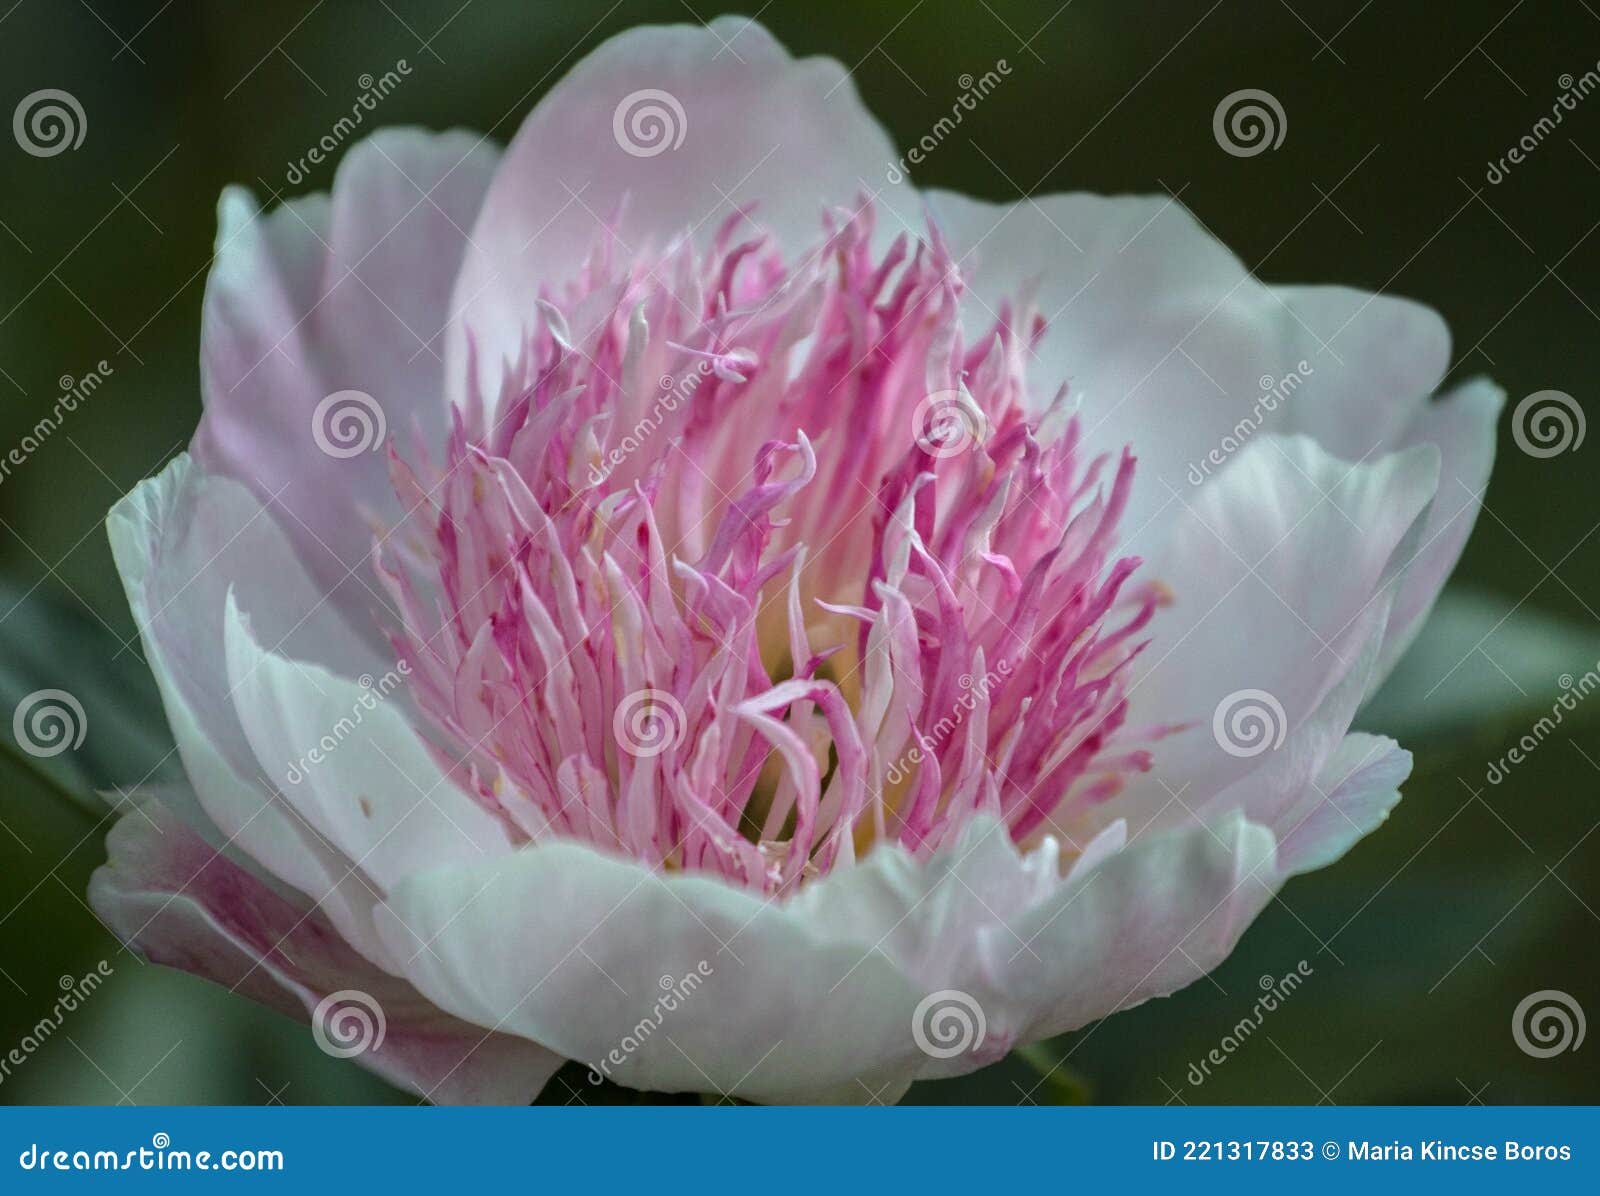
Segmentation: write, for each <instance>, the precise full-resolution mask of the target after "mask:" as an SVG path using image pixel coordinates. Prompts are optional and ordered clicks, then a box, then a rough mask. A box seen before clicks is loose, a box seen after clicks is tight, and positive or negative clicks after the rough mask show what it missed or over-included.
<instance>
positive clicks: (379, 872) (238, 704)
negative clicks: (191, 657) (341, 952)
mask: <svg viewBox="0 0 1600 1196" xmlns="http://www.w3.org/2000/svg"><path fill="white" fill-rule="evenodd" d="M225 639H226V648H227V662H228V680H229V682H230V685H231V689H232V693H233V702H234V706H235V708H236V709H237V711H238V714H239V719H240V721H241V723H242V724H243V726H244V730H245V734H246V735H247V736H248V737H249V740H250V744H251V746H252V747H253V748H254V749H255V756H256V760H257V762H258V764H259V768H260V771H261V773H262V774H263V775H264V776H265V777H266V778H267V780H268V781H270V782H271V783H272V784H273V785H275V786H276V787H277V790H278V792H279V793H280V794H282V795H283V800H284V801H287V802H288V803H290V804H291V805H292V806H293V807H294V808H295V810H296V812H297V813H298V814H299V815H300V816H301V817H303V818H304V819H305V821H306V822H307V823H309V824H310V825H311V826H312V827H313V828H315V830H316V831H317V833H318V834H320V835H322V836H323V837H324V838H326V839H327V840H328V842H330V843H331V844H333V845H334V846H335V847H337V848H338V849H339V851H340V852H342V853H343V854H344V855H345V857H346V858H348V859H349V860H351V861H352V862H353V863H354V864H355V865H357V866H359V867H360V869H361V870H362V872H364V873H365V874H366V875H367V876H369V877H370V878H371V879H372V880H373V882H374V883H375V884H376V885H377V886H378V889H379V891H380V892H387V891H388V890H389V889H390V888H391V887H393V886H394V885H396V884H398V883H399V882H400V881H402V880H404V879H405V878H406V877H407V876H409V875H411V874H412V873H414V872H419V871H422V870H423V869H426V868H429V867H436V866H440V865H446V864H452V863H475V862H480V861H487V860H488V859H490V858H492V857H493V856H495V855H499V854H502V853H504V852H506V851H509V850H510V846H511V845H510V839H509V837H508V835H507V833H506V830H505V827H504V826H503V825H502V824H501V823H500V822H499V821H498V820H497V819H496V818H495V817H494V816H493V815H491V814H490V813H489V812H488V811H486V810H485V809H484V808H483V807H481V806H479V805H478V804H477V803H476V802H474V801H472V799H471V798H469V797H468V796H467V795H466V794H465V793H463V792H462V791H461V790H460V789H459V788H457V787H456V785H455V783H454V782H453V781H451V780H450V779H449V778H448V777H446V776H445V775H444V773H443V772H441V771H440V768H439V766H438V764H436V763H435V762H434V759H433V757H432V756H431V755H429V753H428V751H427V749H426V748H425V747H424V745H423V743H422V740H421V739H420V738H418V735H417V732H416V731H415V730H414V729H413V728H412V725H411V723H410V722H409V721H408V717H407V711H406V702H407V695H406V692H405V688H404V684H403V682H404V677H403V675H402V674H400V673H399V672H398V671H397V670H395V669H393V668H391V669H390V670H389V671H387V672H386V673H384V674H383V675H381V676H376V677H372V678H369V681H370V684H368V685H362V684H361V683H359V682H356V681H349V680H346V679H345V678H343V677H340V676H337V675H335V674H333V673H331V672H329V671H328V670H327V669H325V668H322V667H321V666H320V665H317V664H313V663H307V662H301V661H294V660H289V659H287V658H285V657H283V656H281V655H279V654H278V653H276V652H273V651H269V650H267V649H265V648H263V647H262V646H261V645H260V644H259V643H258V642H257V640H256V637H255V636H254V635H253V634H252V632H251V628H250V625H249V623H248V622H247V620H246V619H245V617H244V616H243V615H242V614H241V613H240V611H239V608H238V606H237V604H236V603H235V602H234V601H233V599H232V595H231V594H230V596H229V602H228V616H227V625H226V633H225ZM415 949H416V947H415V945H413V947H412V950H415Z"/></svg>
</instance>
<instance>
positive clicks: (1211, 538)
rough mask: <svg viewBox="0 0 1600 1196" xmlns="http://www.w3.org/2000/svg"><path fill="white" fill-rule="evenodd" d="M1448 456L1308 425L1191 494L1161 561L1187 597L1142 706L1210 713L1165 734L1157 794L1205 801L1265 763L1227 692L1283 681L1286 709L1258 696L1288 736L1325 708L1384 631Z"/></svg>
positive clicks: (1160, 644) (1190, 717)
mask: <svg viewBox="0 0 1600 1196" xmlns="http://www.w3.org/2000/svg"><path fill="white" fill-rule="evenodd" d="M1437 471H1438V452H1437V450H1436V449H1434V448H1433V447H1432V446H1426V445H1425V446H1419V447H1417V448H1414V449H1408V450H1406V451H1405V452H1402V453H1395V454H1392V455H1390V456H1387V457H1382V458H1378V459H1369V460H1367V461H1366V462H1362V463H1358V464H1353V465H1352V464H1350V463H1347V462H1344V461H1340V460H1337V459H1336V458H1334V457H1332V456H1330V455H1329V454H1327V453H1326V452H1324V451H1323V450H1322V449H1321V448H1319V447H1318V446H1317V445H1316V443H1315V442H1313V441H1311V440H1309V439H1306V438H1305V437H1294V438H1291V439H1283V438H1280V437H1275V436H1267V437H1261V438H1259V439H1257V440H1255V441H1252V442H1251V443H1250V444H1249V445H1248V446H1247V447H1246V448H1245V449H1244V450H1243V451H1242V452H1240V453H1239V454H1238V456H1237V457H1235V458H1234V459H1233V460H1232V461H1230V462H1229V463H1228V465H1227V467H1226V469H1224V470H1223V472H1222V473H1221V474H1220V475H1219V476H1218V477H1217V478H1216V479H1214V480H1213V481H1212V482H1211V483H1209V484H1207V485H1205V486H1202V487H1200V489H1199V490H1198V491H1195V492H1193V493H1192V494H1188V495H1184V496H1183V497H1182V500H1181V501H1182V506H1181V507H1180V511H1181V513H1180V514H1178V515H1177V516H1176V518H1175V520H1174V521H1173V523H1172V525H1171V526H1170V529H1169V531H1170V537H1171V538H1170V542H1169V543H1168V544H1166V545H1165V546H1164V547H1163V548H1162V549H1160V550H1158V551H1157V552H1155V553H1153V554H1152V558H1151V559H1150V561H1149V562H1148V563H1147V565H1146V568H1147V569H1148V570H1149V571H1150V574H1151V575H1152V576H1155V577H1158V578H1160V579H1161V580H1162V581H1164V582H1165V583H1166V584H1167V585H1168V586H1169V587H1170V588H1171V589H1172V591H1173V593H1174V595H1175V596H1174V599H1173V604H1172V606H1171V607H1170V608H1169V609H1167V610H1165V611H1163V612H1162V614H1161V617H1160V619H1159V620H1158V624H1157V632H1158V634H1157V637H1156V641H1155V643H1153V644H1152V645H1151V648H1150V650H1149V652H1148V653H1147V657H1149V659H1148V662H1147V663H1144V664H1143V672H1142V673H1141V674H1140V677H1139V679H1138V681H1137V686H1136V689H1135V690H1134V692H1133V709H1134V714H1133V717H1134V718H1135V720H1136V721H1137V722H1138V723H1140V724H1144V723H1161V724H1173V723H1193V724H1195V725H1194V726H1192V727H1191V729H1189V730H1188V731H1185V732H1183V733H1182V734H1180V735H1177V736H1174V737H1171V738H1169V739H1167V740H1164V741H1163V742H1162V743H1161V744H1160V745H1158V748H1159V750H1158V751H1157V753H1156V770H1157V771H1156V776H1155V777H1154V778H1148V779H1147V780H1146V782H1145V788H1146V789H1149V790H1150V794H1149V800H1151V801H1154V802H1155V803H1156V805H1157V806H1160V805H1164V804H1166V803H1167V801H1168V799H1169V797H1170V791H1179V792H1180V793H1181V795H1182V801H1183V802H1184V803H1185V804H1187V805H1189V806H1192V807H1196V808H1198V806H1199V805H1200V804H1202V803H1203V802H1204V801H1205V800H1206V799H1208V798H1209V797H1210V796H1211V795H1212V794H1214V793H1216V792H1217V791H1218V790H1219V789H1221V788H1222V787H1223V786H1224V785H1226V784H1229V783H1231V782H1232V781H1234V780H1237V779H1238V778H1239V777H1241V776H1243V775H1245V774H1246V773H1247V772H1249V771H1251V770H1252V769H1254V768H1256V767H1258V766H1260V765H1261V764H1263V763H1264V762H1265V760H1266V756H1265V755H1264V754H1263V753H1262V752H1261V751H1257V750H1254V749H1255V748H1256V746H1257V745H1256V743H1255V742H1254V739H1253V737H1252V736H1250V735H1237V736H1229V737H1228V742H1229V744H1231V745H1232V747H1233V748H1234V749H1236V750H1234V751H1231V752H1230V751H1229V750H1227V747H1226V746H1225V745H1224V744H1223V743H1222V742H1221V740H1219V739H1218V738H1217V737H1216V736H1215V735H1214V734H1213V718H1214V717H1215V716H1216V715H1217V712H1218V710H1219V708H1220V707H1223V704H1224V703H1225V702H1226V703H1228V706H1227V707H1226V709H1228V710H1231V709H1232V708H1234V707H1235V706H1238V705H1243V704H1245V703H1247V702H1251V701H1252V699H1250V698H1248V697H1246V696H1241V695H1246V694H1247V691H1263V692H1264V693H1266V694H1268V695H1270V697H1271V699H1272V700H1273V701H1275V702H1276V703H1277V704H1278V706H1280V707H1281V709H1282V712H1283V713H1282V716H1281V717H1280V716H1278V715H1277V714H1276V712H1275V711H1274V710H1273V709H1272V703H1271V702H1266V701H1264V700H1259V699H1256V700H1254V704H1255V705H1257V706H1259V707H1260V708H1262V709H1264V710H1266V711H1267V712H1268V715H1269V717H1268V718H1267V719H1266V725H1265V727H1264V729H1265V730H1266V732H1267V733H1268V734H1269V735H1270V736H1271V738H1272V739H1273V740H1281V738H1282V737H1283V735H1286V734H1288V733H1290V732H1293V731H1294V730H1295V729H1296V728H1298V727H1300V726H1301V725H1302V724H1303V723H1305V721H1306V720H1307V719H1309V718H1311V717H1312V716H1313V715H1314V714H1315V713H1316V711H1317V710H1318V708H1319V707H1320V706H1321V704H1322V701H1323V699H1324V698H1325V697H1326V696H1327V694H1328V693H1329V692H1330V691H1331V689H1332V688H1333V686H1335V685H1336V684H1338V683H1339V681H1340V680H1342V679H1343V678H1344V677H1346V676H1347V675H1348V674H1349V673H1350V671H1351V670H1352V668H1355V667H1356V666H1357V665H1358V663H1359V662H1360V660H1361V657H1362V652H1363V650H1364V649H1365V648H1366V647H1367V646H1368V644H1369V642H1370V641H1371V640H1372V638H1373V636H1374V635H1375V634H1378V635H1381V634H1382V630H1383V626H1384V624H1383V617H1384V616H1385V615H1386V613H1387V610H1388V604H1389V603H1390V602H1391V601H1392V598H1393V590H1394V588H1395V586H1396V584H1397V578H1398V577H1399V576H1400V571H1401V569H1402V568H1403V566H1404V565H1405V563H1406V562H1407V561H1408V560H1409V559H1410V558H1411V556H1413V555H1414V553H1415V545H1416V542H1417V541H1416V537H1417V534H1418V533H1419V532H1420V523H1419V521H1420V519H1421V518H1422V516H1423V514H1424V512H1425V511H1426V510H1427V509H1428V504H1429V502H1430V500H1431V499H1432V497H1433V493H1434V489H1435V486H1436V484H1437V476H1438V473H1437ZM1374 622H1375V625H1374ZM1227 717H1228V716H1227V715H1224V718H1225V719H1226V718H1227ZM1346 725H1348V724H1346ZM1250 729H1251V728H1249V727H1247V728H1246V730H1250ZM1344 729H1345V728H1344V727H1343V726H1341V727H1339V728H1338V729H1337V733H1338V734H1342V733H1343V731H1344ZM1162 779H1165V780H1166V782H1167V785H1168V786H1170V791H1166V792H1163V791H1162V789H1161V787H1160V785H1159V781H1160V780H1162ZM1152 786H1153V787H1152ZM1186 787H1187V788H1186Z"/></svg>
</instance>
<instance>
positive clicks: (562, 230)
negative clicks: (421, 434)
mask: <svg viewBox="0 0 1600 1196" xmlns="http://www.w3.org/2000/svg"><path fill="white" fill-rule="evenodd" d="M651 105H654V106H655V109H656V111H657V112H658V113H660V114H661V120H662V124H661V125H660V126H658V129H659V131H660V132H661V133H662V135H663V136H664V137H665V139H666V140H665V141H661V142H657V141H656V140H654V139H651V138H649V137H647V136H644V135H642V134H641V135H639V136H635V135H634V133H633V132H631V131H630V129H629V119H630V116H631V114H633V113H635V112H638V111H641V110H643V109H645V108H648V107H650V106H651ZM618 120H620V121H621V122H622V132H621V136H620V137H619V135H618V130H617V128H616V127H614V126H615V124H616V122H617V121H618ZM680 135H681V143H680V142H679V136H680ZM658 144H659V145H660V146H661V147H662V148H660V149H659V152H654V153H648V156H647V153H646V152H647V151H650V150H654V149H655V148H656V147H657V145H658ZM630 151H631V152H630ZM897 156H898V155H897V154H896V153H895V152H894V150H893V148H892V147H891V145H890V143H889V140H888V138H887V137H885V136H884V133H883V131H882V129H881V128H879V126H878V124H877V122H876V121H874V120H873V118H872V116H871V115H870V114H869V113H868V112H867V111H866V109H865V108H863V107H862V104H861V101H860V98H859V97H858V96H857V94H856V90H855V85H854V84H853V83H852V82H851V81H850V78H849V75H848V73H847V72H846V71H845V69H844V68H843V67H842V66H841V65H840V64H839V63H837V62H835V61H833V60H832V59H826V58H806V59H800V60H796V59H793V58H791V57H790V56H789V53H788V51H787V50H785V49H784V48H783V47H782V46H781V45H779V44H778V42H776V41H775V40H774V39H773V37H772V35H771V34H769V33H768V32H767V31H766V30H765V29H763V28H762V27H761V26H760V25H757V24H755V23H753V22H752V21H749V20H746V19H745V18H743V17H718V18H717V19H716V20H713V21H712V22H711V23H710V24H709V25H706V26H699V25H673V26H655V27H645V28H640V29H633V30H629V31H628V32H626V33H622V34H619V35H618V36H616V37H614V38H612V39H610V40H609V41H607V42H605V43H604V44H603V45H601V46H600V47H599V48H598V49H596V50H595V51H594V52H593V53H591V54H590V55H589V56H588V57H587V58H585V59H584V60H583V61H582V62H580V63H578V65H577V66H575V67H574V68H573V69H572V71H571V73H569V74H568V75H567V76H566V78H564V79H563V80H562V81H561V82H560V83H559V84H557V85H556V87H555V88H554V89H552V90H551V92H550V94H549V95H548V96H546V97H545V98H544V99H543V100H542V101H541V102H540V103H539V105H538V107H536V108H535V109H534V110H533V112H532V113H531V114H530V115H529V116H528V118H527V119H526V120H525V121H524V122H523V125H522V128H521V130H520V131H519V132H518V133H517V136H516V138H515V139H514V140H513V141H512V143H511V145H510V147H509V148H508V149H507V151H506V156H505V160H504V162H503V163H502V165H501V168H500V171H499V173H498V174H497V175H496V176H495V180H494V184H493V186H492V187H491V188H490V190H489V195H488V198H487V199H486V200H485V202H484V205H483V212H482V214H481V215H480V216H479V218H478V223H477V225H476V227H475V228H474V229H473V232H472V242H473V245H472V248H471V250H470V251H469V252H468V254H467V258H466V262H465V264H464V266H463V268H462V272H461V278H460V281H459V283H458V284H457V287H456V295H455V313H456V315H457V316H458V317H459V321H458V323H457V325H456V326H454V327H453V328H452V330H451V337H450V342H449V351H448V353H447V355H446V361H447V363H448V366H449V371H448V373H449V378H450V385H451V387H452V390H451V395H452V397H453V398H456V399H460V398H461V397H462V391H461V390H460V389H459V388H460V386H461V385H462V382H463V380H464V379H465V378H466V377H467V376H468V373H469V371H468V368H467V366H468V352H467V338H468V336H469V335H470V336H471V337H472V339H473V343H474V346H475V349H476V353H477V357H476V366H477V369H478V372H479V376H480V377H483V378H489V379H493V378H495V377H497V376H498V374H497V372H496V371H497V370H498V366H499V363H500V361H501V360H502V359H503V358H515V357H516V356H517V354H518V352H519V350H520V348H521V338H522V334H523V330H524V328H525V327H526V325H527V322H528V321H530V320H531V319H532V318H533V317H534V315H535V308H534V299H535V297H536V296H537V295H538V293H539V288H540V287H541V286H550V287H551V288H552V289H553V290H554V291H555V293H556V294H557V295H559V293H560V291H559V288H560V287H561V285H562V284H563V283H564V282H566V281H567V280H569V279H571V278H572V277H573V276H574V274H575V273H576V271H577V269H578V267H579V265H580V264H581V262H582V261H583V259H584V257H585V256H586V255H587V253H588V252H589V249H590V247H591V246H592V245H594V244H595V243H596V241H597V239H598V238H600V237H601V235H602V234H603V233H604V231H605V229H606V227H607V226H608V224H611V225H613V226H614V227H615V229H616V234H617V251H618V252H619V253H620V254H622V255H624V256H628V255H632V254H635V253H637V252H639V251H640V250H642V249H644V248H646V247H649V248H653V249H656V250H659V249H662V248H664V247H665V246H666V245H667V244H668V243H669V242H670V241H671V240H673V239H674V238H676V237H678V236H680V235H682V234H685V233H691V234H693V235H694V236H695V238H696V239H698V240H701V241H705V240H707V239H709V238H710V237H711V236H712V235H714V234H715V232H716V230H717V228H718V227H719V226H720V225H721V224H722V223H723V221H725V220H726V219H727V218H728V217H729V216H731V215H732V214H733V213H734V212H735V211H736V210H737V209H738V208H740V207H742V206H744V205H747V204H750V203H751V202H755V203H756V204H758V207H757V208H756V211H755V212H754V217H755V220H756V221H757V222H758V223H759V224H761V225H762V226H764V227H766V228H768V229H770V230H772V231H773V232H774V233H775V234H776V235H777V236H778V238H779V239H780V240H781V242H782V243H783V244H784V245H785V246H786V247H787V248H788V250H789V251H790V252H791V253H793V254H796V255H798V254H799V253H801V252H803V251H804V250H805V249H806V248H808V247H809V246H811V245H812V244H814V243H815V242H816V241H817V239H818V237H819V236H820V232H821V217H822V213H823V211H824V209H825V208H826V207H827V206H829V205H836V204H853V203H854V202H855V200H856V198H857V197H858V196H859V195H861V194H863V193H864V194H869V195H870V194H874V193H878V192H882V193H883V196H882V199H883V205H884V208H885V211H884V212H882V213H881V218H882V219H883V220H884V221H885V222H887V223H896V221H895V214H896V213H899V215H900V216H901V217H902V218H904V219H908V220H912V221H920V218H921V217H920V213H919V212H917V210H916V206H915V203H914V201H910V200H909V195H908V192H909V188H906V187H903V186H894V185H891V184H889V183H888V182H887V173H886V172H887V171H888V169H889V167H890V166H891V165H892V164H893V162H894V160H895V158H896V157H897ZM888 231H889V232H891V233H892V232H894V231H897V230H893V229H891V230H888ZM488 389H489V391H490V392H491V395H492V392H493V389H494V387H493V386H492V385H491V386H489V387H488Z"/></svg>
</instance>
